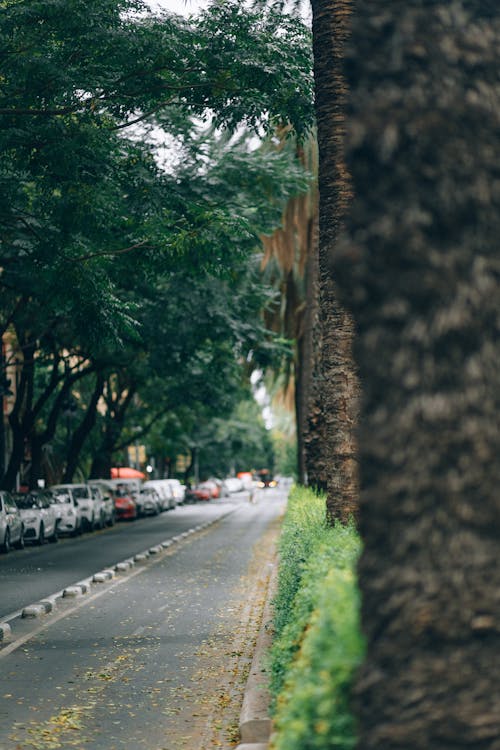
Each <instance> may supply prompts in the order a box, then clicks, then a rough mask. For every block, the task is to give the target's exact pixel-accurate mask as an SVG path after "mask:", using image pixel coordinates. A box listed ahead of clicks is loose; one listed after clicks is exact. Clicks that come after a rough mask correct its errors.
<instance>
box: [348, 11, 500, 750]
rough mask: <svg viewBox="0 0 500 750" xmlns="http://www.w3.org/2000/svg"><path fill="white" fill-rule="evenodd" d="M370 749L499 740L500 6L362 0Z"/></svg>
mask: <svg viewBox="0 0 500 750" xmlns="http://www.w3.org/2000/svg"><path fill="white" fill-rule="evenodd" d="M350 50H351V51H350V52H349V55H348V68H347V69H348V71H349V79H348V80H349V85H350V89H351V92H352V94H351V104H350V121H349V128H348V132H349V142H348V149H347V163H348V166H349V168H350V171H351V174H352V176H353V184H354V192H355V196H356V197H355V200H354V204H353V209H352V211H351V217H350V220H349V227H348V230H349V231H348V236H347V237H346V240H345V242H343V243H342V252H338V253H337V256H336V259H335V270H336V278H337V280H338V281H339V283H340V284H341V286H342V290H343V293H344V295H345V296H346V298H348V299H350V300H351V304H352V309H353V312H354V315H355V319H356V324H357V328H358V331H359V339H358V343H357V347H356V350H357V362H358V365H359V368H360V374H361V379H362V382H363V408H362V415H361V420H360V425H361V428H360V461H361V506H360V527H361V531H362V536H363V540H364V553H363V556H362V560H361V565H360V585H361V588H362V593H363V628H364V631H365V633H366V636H367V643H368V654H367V659H366V663H365V665H364V668H363V670H362V673H361V675H360V677H359V681H358V684H357V691H356V701H357V706H358V713H359V717H360V739H359V747H360V748H363V750H402V749H403V748H404V750H424V749H425V750H430V749H432V750H450V749H451V748H461V749H463V750H466V749H467V748H469V749H470V750H479V749H481V750H494V749H495V750H497V749H498V748H499V747H500V710H499V681H500V677H499V675H500V596H499V592H500V565H499V562H500V553H499V542H498V540H499V538H500V514H499V507H500V506H499V489H498V488H499V487H500V461H499V456H500V429H499V424H500V347H499V320H500V266H499V250H498V243H499V237H500V211H499V204H500V188H499V185H500V181H499V170H498V132H499V130H498V123H499V121H500V97H499V93H498V91H499V88H498V87H499V76H498V71H499V69H500V6H499V5H498V3H493V2H489V1H488V0H468V1H467V2H466V1H465V0H464V1H463V2H458V1H457V2H453V3H450V2H448V0H442V1H441V2H432V3H423V2H422V0H406V2H404V3H401V2H400V0H383V1H382V0H358V2H357V12H356V14H355V16H354V19H353V30H352V43H351V46H350Z"/></svg>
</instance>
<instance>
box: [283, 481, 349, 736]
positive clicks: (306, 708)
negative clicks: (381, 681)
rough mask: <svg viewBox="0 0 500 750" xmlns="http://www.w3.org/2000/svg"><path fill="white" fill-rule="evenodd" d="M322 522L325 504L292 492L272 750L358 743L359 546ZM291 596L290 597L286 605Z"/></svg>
mask: <svg viewBox="0 0 500 750" xmlns="http://www.w3.org/2000/svg"><path fill="white" fill-rule="evenodd" d="M309 503H311V506H312V507H309V508H303V507H302V506H304V505H308V504H309ZM324 517H325V505H324V499H322V498H318V497H317V496H315V495H313V493H311V492H310V491H306V490H296V491H295V492H294V493H293V495H292V497H291V501H290V507H289V511H287V517H286V519H285V523H284V529H283V536H282V543H281V544H280V551H281V550H282V549H284V550H285V551H286V552H287V556H286V558H283V556H282V557H281V560H280V574H279V578H278V594H277V596H276V602H278V604H279V618H280V621H279V622H280V626H279V629H278V630H277V632H276V637H275V641H274V644H273V647H272V651H271V691H272V694H273V696H274V712H275V717H274V718H275V729H276V732H275V734H274V735H273V740H272V744H271V747H272V750H347V749H348V748H352V747H353V746H354V744H355V728H354V721H353V718H352V715H351V713H350V710H349V694H350V685H351V681H352V675H353V672H354V670H355V669H356V667H357V665H358V664H359V662H360V661H361V658H362V656H363V639H362V637H361V635H360V630H359V614H358V610H359V596H358V591H357V587H356V581H355V575H354V566H355V562H356V559H357V556H358V554H359V549H360V542H359V538H358V536H357V534H356V531H355V529H354V527H353V526H347V527H344V526H341V525H336V526H335V527H334V528H331V527H327V526H326V523H325V521H324ZM304 524H305V525H304ZM312 527H314V528H312ZM302 533H304V538H301V537H302ZM282 584H283V586H284V588H283V589H281V588H280V586H281V585H282ZM290 591H294V592H295V593H294V596H293V600H291V601H288V603H286V602H285V601H284V599H285V596H286V592H290Z"/></svg>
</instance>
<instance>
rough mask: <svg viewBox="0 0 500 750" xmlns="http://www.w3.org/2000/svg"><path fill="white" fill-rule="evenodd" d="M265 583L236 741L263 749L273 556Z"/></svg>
mask: <svg viewBox="0 0 500 750" xmlns="http://www.w3.org/2000/svg"><path fill="white" fill-rule="evenodd" d="M272 565H273V570H272V572H271V575H270V577H269V582H268V586H267V594H266V603H265V605H264V611H263V614H262V623H261V626H260V630H259V634H258V636H257V642H256V645H255V651H254V656H253V659H252V665H251V667H250V673H249V675H248V680H247V684H246V687H245V693H244V696H243V705H242V708H241V713H240V737H241V741H240V744H239V745H238V746H237V748H236V750H267V747H268V743H269V738H270V736H271V729H272V721H271V718H270V716H269V703H270V694H269V690H268V687H267V685H268V675H267V659H268V652H269V648H270V647H271V644H272V638H273V632H272V600H273V597H274V594H275V593H276V586H277V578H278V560H277V556H275V558H274V562H273V563H272Z"/></svg>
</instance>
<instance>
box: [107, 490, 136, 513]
mask: <svg viewBox="0 0 500 750" xmlns="http://www.w3.org/2000/svg"><path fill="white" fill-rule="evenodd" d="M113 495H114V497H113V500H114V503H115V513H116V518H117V520H129V521H133V520H134V518H137V505H136V504H135V502H134V501H133V500H132V498H131V497H130V495H128V494H127V492H126V490H122V489H121V488H120V487H117V488H116V490H115V492H114V493H113Z"/></svg>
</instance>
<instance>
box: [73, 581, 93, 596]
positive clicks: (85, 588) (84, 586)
mask: <svg viewBox="0 0 500 750" xmlns="http://www.w3.org/2000/svg"><path fill="white" fill-rule="evenodd" d="M76 585H77V586H79V587H80V588H81V590H82V594H88V593H89V592H90V589H91V586H90V581H78V583H77V584H76Z"/></svg>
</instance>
